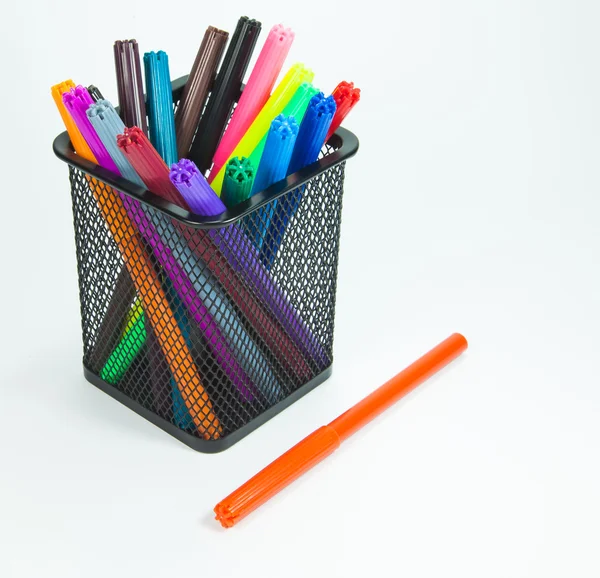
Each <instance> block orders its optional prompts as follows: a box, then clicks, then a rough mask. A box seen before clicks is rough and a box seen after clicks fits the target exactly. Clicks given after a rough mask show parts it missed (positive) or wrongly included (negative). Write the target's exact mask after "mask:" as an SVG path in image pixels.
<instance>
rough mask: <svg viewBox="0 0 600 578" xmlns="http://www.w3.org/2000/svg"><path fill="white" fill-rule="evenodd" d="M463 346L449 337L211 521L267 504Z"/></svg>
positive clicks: (233, 497)
mask: <svg viewBox="0 0 600 578" xmlns="http://www.w3.org/2000/svg"><path fill="white" fill-rule="evenodd" d="M466 348H467V340H466V339H465V338H464V337H463V336H462V335H460V334H459V333H454V334H453V335H451V336H450V337H448V338H447V339H445V340H444V341H442V342H441V343H440V344H439V345H437V346H436V347H434V348H433V349H432V350H431V351H429V352H428V353H426V354H425V355H423V357H421V358H419V359H417V361H415V362H414V363H413V364H411V365H409V366H408V367H407V368H406V369H404V370H403V371H401V372H400V373H399V374H398V375H396V376H395V377H393V378H392V379H390V380H389V381H388V382H387V383H384V384H383V385H382V386H381V387H379V388H378V389H376V390H375V391H374V392H373V393H371V394H370V395H368V396H367V397H365V398H364V399H363V400H361V401H359V402H358V403H357V404H356V405H355V406H353V407H351V408H350V409H349V410H348V411H346V412H345V413H343V414H342V415H340V416H339V417H337V418H336V419H334V420H333V421H332V422H331V423H330V424H329V425H326V426H323V427H320V428H319V429H318V430H316V431H314V432H313V433H312V434H310V435H309V436H307V437H306V438H304V439H303V440H302V441H301V442H300V443H298V444H296V445H295V446H294V447H293V448H291V449H289V450H288V451H287V452H286V453H285V454H283V455H282V456H280V457H279V458H277V459H276V460H275V461H274V462H272V463H271V464H269V465H268V466H267V467H266V468H265V469H264V470H262V471H260V472H259V473H258V474H256V475H255V476H254V477H253V478H251V479H250V480H248V481H247V482H246V483H245V484H243V485H242V486H241V487H239V488H238V489H237V490H235V491H234V492H233V493H232V494H230V495H229V496H227V497H226V498H225V499H224V500H223V501H221V502H219V503H218V504H217V505H216V506H215V514H216V519H217V520H219V522H221V525H222V526H223V527H225V528H230V527H231V526H233V525H234V524H236V523H237V522H239V521H240V520H241V519H242V518H245V517H246V516H247V515H248V514H250V512H252V511H253V510H255V509H256V508H258V507H259V506H260V505H262V504H264V503H265V502H266V501H267V500H269V498H271V497H272V496H274V495H275V494H277V493H278V492H279V491H281V490H282V489H283V488H285V487H286V486H288V485H289V484H291V483H292V482H293V481H294V480H295V479H297V478H299V477H300V476H301V475H302V474H303V473H304V472H306V471H308V470H309V469H310V468H312V467H313V466H314V465H316V464H318V463H319V462H320V461H322V460H323V459H325V458H326V457H327V456H328V455H330V454H331V453H333V452H334V451H335V450H336V449H337V448H338V447H339V446H340V443H341V442H343V441H344V440H346V439H348V438H349V437H350V436H351V435H352V434H353V433H355V432H357V431H358V430H359V429H360V428H362V427H363V426H365V425H366V424H367V423H369V422H370V421H371V420H372V419H374V418H375V417H377V416H378V415H379V414H380V413H382V412H383V411H385V410H386V409H387V408H388V407H390V406H391V405H393V404H394V403H396V402H397V401H398V400H399V399H400V398H402V397H404V396H405V395H406V394H407V393H409V392H411V391H412V390H413V389H414V388H415V387H417V386H418V385H419V384H421V383H423V381H425V380H426V379H427V378H429V377H431V376H432V375H433V374H434V373H436V372H437V371H439V370H440V369H442V367H444V366H445V365H447V364H448V363H450V362H451V361H452V360H454V359H455V358H456V357H458V356H459V355H460V354H461V353H462V352H463V351H465V349H466Z"/></svg>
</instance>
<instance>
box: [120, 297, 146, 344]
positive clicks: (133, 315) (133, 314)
mask: <svg viewBox="0 0 600 578" xmlns="http://www.w3.org/2000/svg"><path fill="white" fill-rule="evenodd" d="M143 314H144V309H143V308H142V304H141V302H140V300H139V299H137V298H136V300H135V301H134V302H133V307H132V308H131V309H130V310H129V311H128V312H127V317H126V318H125V328H124V329H123V334H122V335H121V338H123V337H125V335H126V334H127V333H129V332H130V331H131V330H132V329H133V326H134V325H135V324H136V323H137V322H138V321H139V320H140V318H141V317H142V315H143Z"/></svg>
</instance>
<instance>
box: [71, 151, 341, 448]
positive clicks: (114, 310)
mask: <svg viewBox="0 0 600 578" xmlns="http://www.w3.org/2000/svg"><path fill="white" fill-rule="evenodd" d="M327 152H329V151H327V150H324V152H323V153H324V154H327ZM344 170H345V162H341V163H339V164H337V165H335V166H333V167H332V168H330V169H328V170H326V171H325V172H323V173H321V174H319V175H318V176H316V177H314V178H312V179H311V180H309V181H308V182H307V183H306V184H305V185H302V186H301V187H300V188H297V189H294V190H291V191H289V192H288V193H286V194H284V195H283V196H281V197H279V198H278V199H276V200H274V201H271V202H270V203H268V204H267V205H264V206H263V207H261V209H262V210H261V211H260V215H261V218H258V219H257V216H256V215H257V213H258V212H257V211H254V212H252V213H250V214H248V215H246V216H244V217H243V218H241V219H239V220H238V221H237V222H235V223H233V224H229V225H227V226H224V227H222V228H216V229H211V230H206V229H200V228H196V227H193V226H190V225H186V224H184V223H182V222H179V221H177V220H176V219H173V218H172V217H169V216H167V215H165V214H164V213H162V212H161V210H160V209H158V208H154V207H149V206H146V205H142V204H141V203H140V202H139V201H136V200H132V202H131V203H130V214H129V215H128V214H127V213H126V212H123V211H122V210H119V208H118V206H119V196H120V193H118V192H117V191H115V190H114V189H112V188H111V187H109V186H108V185H105V184H104V183H103V182H101V181H99V180H96V179H94V178H93V177H91V176H90V175H89V174H86V173H85V172H83V171H81V170H79V169H77V168H74V167H72V166H70V167H69V174H70V183H71V194H72V201H73V217H74V228H75V240H76V253H77V267H78V279H79V293H80V305H81V323H82V335H83V362H84V366H85V367H86V368H87V369H88V371H89V372H91V373H92V374H94V375H95V376H98V377H99V378H100V379H101V380H102V381H104V382H105V383H106V384H108V386H110V387H112V388H115V389H116V390H118V391H120V392H122V393H123V394H124V395H125V396H127V397H128V398H130V399H131V400H133V401H134V402H137V404H139V405H140V406H142V407H143V408H145V409H147V410H149V411H150V412H152V413H153V414H155V415H157V416H159V417H161V418H163V419H164V420H166V421H167V422H170V423H171V424H173V425H175V426H176V427H177V428H178V429H180V430H182V431H185V432H186V433H188V434H189V435H190V436H193V437H196V438H199V439H204V440H209V441H215V440H219V439H224V438H226V437H227V436H229V435H230V434H232V433H233V432H236V431H238V430H239V429H240V428H242V427H243V426H246V425H247V424H249V423H250V422H251V421H252V420H254V419H255V418H257V417H258V416H260V415H261V414H263V413H264V412H265V411H266V410H268V409H269V408H271V407H273V406H275V405H276V404H278V403H279V402H281V401H283V400H285V399H286V398H287V397H289V396H290V395H292V394H293V393H294V392H296V391H297V390H298V389H299V388H301V387H302V386H304V385H305V384H307V383H309V382H310V381H311V380H314V379H315V378H316V377H317V376H319V375H320V374H322V373H323V372H324V371H325V370H326V369H327V368H328V367H329V366H330V365H331V362H332V347H333V331H334V314H335V295H336V277H337V264H338V249H339V237H340V223H341V210H342V193H343V182H344ZM277 204H279V205H280V210H279V211H277V210H276V205H277ZM292 205H293V206H294V207H295V210H285V211H283V212H282V211H281V208H282V207H286V206H289V207H291V206H292ZM142 211H143V212H144V213H145V215H146V216H148V217H150V218H151V219H152V222H153V223H154V224H155V227H156V230H157V232H158V235H159V236H160V237H161V238H162V239H164V240H165V244H166V245H167V246H170V247H171V251H172V254H173V255H175V256H176V257H177V260H178V263H179V264H180V265H181V269H182V270H183V271H184V272H185V273H186V276H187V278H188V279H189V285H188V286H187V288H182V287H180V286H179V287H178V286H176V283H174V281H173V277H172V271H169V270H168V269H165V265H164V262H162V261H161V260H160V259H158V258H157V251H156V247H153V246H151V244H150V243H148V242H147V241H146V240H145V239H144V238H143V236H141V235H138V237H139V238H138V239H137V243H136V244H134V248H133V249H132V248H131V246H132V245H131V243H129V244H127V243H125V244H123V240H124V239H125V241H131V238H130V237H131V236H133V235H134V234H133V233H131V230H130V227H129V225H128V223H127V219H128V218H129V219H131V218H132V217H131V213H134V215H133V219H134V220H135V213H136V212H142ZM282 214H283V215H287V216H288V217H289V215H290V214H291V218H289V219H286V222H283V221H282V220H281V219H282V217H281V215H282ZM267 215H269V216H270V219H269V220H268V221H265V218H266V216H267ZM281 230H285V234H284V235H283V237H282V238H280V244H279V245H278V251H277V252H276V254H275V255H274V256H273V257H272V259H271V261H270V262H265V261H264V259H261V253H260V251H259V250H258V249H257V248H256V247H255V246H254V245H253V244H252V241H251V239H253V238H254V237H256V236H258V235H261V234H262V236H263V239H264V245H265V246H266V245H268V244H269V243H270V241H271V240H272V237H273V235H274V234H275V233H276V232H277V231H281ZM274 232H275V233H274ZM128 235H129V236H130V237H128ZM178 243H179V244H181V243H185V244H186V245H187V247H188V248H189V250H186V251H185V252H181V253H177V252H176V247H177V246H178V245H177V244H178ZM124 246H125V247H126V248H125V249H124V248H123V247H124ZM144 264H145V265H146V266H144ZM152 280H154V287H155V289H154V290H149V289H148V285H149V284H151V281H152ZM157 286H158V290H156V287H157ZM190 287H191V288H193V291H194V293H195V294H196V295H198V296H199V298H200V300H201V302H202V305H203V306H202V308H201V310H200V308H199V307H198V306H197V305H196V306H195V305H194V304H191V303H190V301H189V300H188V299H187V296H186V293H185V291H189V290H191V289H190ZM148 307H150V309H148ZM165 336H166V337H165ZM161 337H162V341H161ZM165 339H166V340H167V342H165ZM169 341H170V342H169ZM169 352H170V353H169ZM177 364H179V371H174V367H176V366H177ZM182 367H183V370H181V368H182ZM176 374H178V375H176ZM198 383H200V384H201V385H200V390H198Z"/></svg>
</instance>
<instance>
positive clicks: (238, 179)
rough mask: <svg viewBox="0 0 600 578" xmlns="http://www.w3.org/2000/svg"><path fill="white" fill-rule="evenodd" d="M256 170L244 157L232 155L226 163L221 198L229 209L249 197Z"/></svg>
mask: <svg viewBox="0 0 600 578" xmlns="http://www.w3.org/2000/svg"><path fill="white" fill-rule="evenodd" d="M255 175H256V170H255V168H254V165H253V164H252V163H251V162H250V160H249V159H247V158H246V157H242V158H238V157H234V158H232V159H231V160H230V161H229V162H228V163H227V168H226V169H225V178H224V179H223V190H222V191H221V200H222V201H223V203H225V206H226V207H227V208H228V209H230V208H231V207H234V206H235V205H237V204H238V203H241V202H242V201H245V200H246V199H248V198H250V195H251V194H252V183H253V182H254V176H255Z"/></svg>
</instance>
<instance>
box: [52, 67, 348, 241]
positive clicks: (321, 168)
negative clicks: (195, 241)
mask: <svg viewBox="0 0 600 578" xmlns="http://www.w3.org/2000/svg"><path fill="white" fill-rule="evenodd" d="M187 78H188V77H187V76H182V77H180V78H178V79H176V80H174V81H173V82H172V83H171V87H172V91H173V99H174V101H175V100H177V99H178V97H179V95H180V94H181V91H182V90H183V87H184V86H185V83H186V81H187ZM328 144H330V145H332V146H334V147H336V150H334V151H333V152H332V153H330V154H327V155H325V156H324V157H323V158H321V159H319V160H317V161H316V162H314V163H312V164H310V165H308V166H307V167H305V168H303V169H301V170H299V171H297V172H295V173H293V174H291V175H289V176H288V177H286V178H285V179H282V180H280V181H278V182H276V183H273V184H272V185H271V186H269V187H267V188H266V189H264V190H263V191H261V192H259V193H256V194H254V195H252V197H250V198H249V199H247V200H246V201H243V202H242V203H239V204H238V205H236V206H235V207H233V208H231V209H227V210H226V211H224V212H223V213H221V214H220V215H214V216H209V217H206V216H201V215H197V214H195V213H192V212H191V211H187V210H185V209H183V208H181V207H179V206H177V205H175V204H173V203H171V202H169V201H167V200H165V199H163V198H162V197H160V196H159V195H156V194H155V193H153V192H152V191H150V190H148V189H145V188H144V187H140V186H138V185H136V184H135V183H132V182H131V181H129V180H127V179H124V178H122V177H120V176H117V175H115V174H114V173H112V172H111V171H109V170H107V169H105V168H102V167H100V166H98V165H97V164H95V163H92V162H90V161H88V160H86V159H84V158H83V157H80V156H78V155H77V154H76V153H75V151H74V149H73V146H72V145H71V141H70V139H69V134H68V133H67V132H66V131H65V132H62V133H60V134H59V135H58V136H57V137H56V138H55V139H54V142H53V143H52V149H53V151H54V154H55V155H56V156H57V157H58V158H59V159H60V160H61V161H63V162H64V163H66V164H68V165H71V166H72V167H74V168H76V169H79V170H80V171H83V172H84V173H86V174H89V175H90V176H92V177H94V178H96V179H98V180H99V181H101V182H103V183H104V184H106V185H108V186H110V187H112V188H114V189H117V190H118V191H120V192H122V193H124V194H125V195H127V196H128V197H131V198H133V199H136V200H138V201H140V202H141V203H144V204H145V205H147V206H149V207H152V208H154V209H156V210H158V211H160V212H161V213H163V214H165V215H167V216H169V217H171V218H173V219H176V220H177V221H179V222H180V223H183V224H185V225H187V226H188V227H193V228H194V229H220V228H223V227H227V226H228V225H231V224H232V223H235V222H237V221H239V220H240V219H242V218H243V217H245V216H246V215H249V214H251V213H254V212H255V211H257V210H259V209H260V208H261V207H263V206H265V205H267V204H268V203H270V202H272V201H273V200H275V199H278V198H279V197H282V196H284V195H285V194H287V193H289V192H290V191H292V190H294V189H297V188H298V187H300V186H302V185H304V184H305V183H307V182H308V181H310V180H311V179H313V178H315V177H317V176H319V175H321V174H322V173H324V172H326V171H328V170H329V169H331V168H333V167H335V166H336V165H338V164H340V163H342V162H344V161H346V160H348V159H349V158H351V157H353V156H354V155H355V154H356V153H357V151H358V148H359V141H358V138H357V137H356V135H355V134H354V133H352V132H350V131H349V130H347V129H345V128H342V127H340V128H338V129H337V131H336V132H335V133H334V134H333V135H332V136H331V138H330V139H329V141H328Z"/></svg>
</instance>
